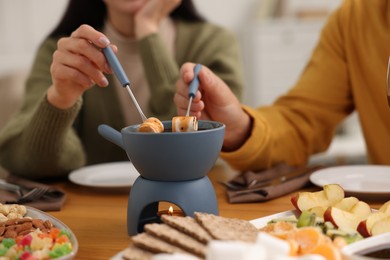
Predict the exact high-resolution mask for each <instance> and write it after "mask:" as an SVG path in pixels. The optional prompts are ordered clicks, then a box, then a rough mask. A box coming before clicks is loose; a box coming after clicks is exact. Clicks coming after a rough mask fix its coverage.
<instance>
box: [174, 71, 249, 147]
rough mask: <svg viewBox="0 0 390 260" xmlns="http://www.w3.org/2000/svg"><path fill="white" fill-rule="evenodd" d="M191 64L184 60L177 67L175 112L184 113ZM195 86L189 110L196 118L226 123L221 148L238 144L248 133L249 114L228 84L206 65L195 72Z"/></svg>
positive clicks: (190, 77) (190, 78)
mask: <svg viewBox="0 0 390 260" xmlns="http://www.w3.org/2000/svg"><path fill="white" fill-rule="evenodd" d="M194 66H195V64H192V63H186V64H184V65H183V66H182V67H181V69H180V79H179V80H178V81H177V83H176V94H175V96H174V102H175V104H176V108H177V114H178V115H185V114H186V112H187V107H188V102H189V98H188V87H189V84H190V82H191V80H192V79H193V77H194ZM198 77H199V82H200V84H199V89H198V92H197V93H196V96H195V97H194V98H193V100H192V104H191V108H190V114H191V115H193V116H196V117H197V118H198V119H203V120H212V121H218V122H221V123H224V124H225V125H226V129H225V130H226V131H225V139H224V147H223V149H224V150H225V151H232V150H235V149H237V148H239V147H240V146H241V145H242V144H243V143H244V142H245V140H246V139H247V138H248V136H249V135H250V131H251V118H250V117H249V115H248V114H247V113H245V111H244V110H243V109H242V108H241V103H240V101H239V100H238V99H237V97H236V96H235V95H234V94H233V92H232V91H231V90H230V88H229V87H228V86H227V85H226V84H225V82H223V81H222V80H221V79H220V78H219V77H217V76H216V75H215V74H214V73H213V72H212V71H210V70H209V69H208V68H207V67H205V66H202V69H201V70H200V72H199V76H198Z"/></svg>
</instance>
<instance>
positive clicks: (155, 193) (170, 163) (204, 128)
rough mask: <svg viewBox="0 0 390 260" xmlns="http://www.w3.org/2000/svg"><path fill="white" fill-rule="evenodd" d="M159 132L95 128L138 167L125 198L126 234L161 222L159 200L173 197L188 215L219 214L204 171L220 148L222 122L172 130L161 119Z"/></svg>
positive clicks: (137, 126) (206, 170)
mask: <svg viewBox="0 0 390 260" xmlns="http://www.w3.org/2000/svg"><path fill="white" fill-rule="evenodd" d="M162 123H163V125H164V129H165V131H164V132H163V133H142V132H138V128H139V125H131V126H128V127H125V128H123V129H122V130H121V131H120V132H118V131H117V130H115V129H113V128H111V127H110V126H108V125H100V126H99V128H98V131H99V133H100V134H101V135H102V136H103V137H104V138H106V139H107V140H109V141H111V142H113V143H114V144H116V145H118V146H120V147H121V148H122V149H123V150H125V151H126V153H127V156H128V158H129V159H130V160H131V162H132V163H133V165H134V167H135V168H136V169H137V171H138V172H139V173H140V176H139V177H138V178H137V179H136V181H135V183H134V184H133V186H132V188H131V190H130V194H129V200H128V210H127V225H128V234H129V235H135V234H137V233H138V232H142V231H143V226H144V225H145V224H147V223H153V222H161V220H160V216H159V214H158V206H159V202H168V203H173V204H175V205H176V206H178V207H180V209H181V210H182V213H183V214H184V215H186V216H193V215H194V212H196V211H198V212H205V213H211V214H215V215H218V203H217V199H216V195H215V191H214V188H213V186H212V184H211V182H210V180H209V178H208V177H207V173H208V172H209V171H210V170H211V168H212V167H213V165H214V164H215V162H216V160H217V159H218V156H219V153H220V151H221V148H222V144H223V138H224V133H225V125H224V124H222V123H219V122H215V121H205V120H199V121H198V131H195V132H181V133H176V132H172V121H163V122H162Z"/></svg>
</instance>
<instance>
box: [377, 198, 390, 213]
mask: <svg viewBox="0 0 390 260" xmlns="http://www.w3.org/2000/svg"><path fill="white" fill-rule="evenodd" d="M379 211H380V212H383V213H386V214H387V215H390V200H389V201H388V202H385V203H384V204H383V205H382V206H381V207H380V208H379Z"/></svg>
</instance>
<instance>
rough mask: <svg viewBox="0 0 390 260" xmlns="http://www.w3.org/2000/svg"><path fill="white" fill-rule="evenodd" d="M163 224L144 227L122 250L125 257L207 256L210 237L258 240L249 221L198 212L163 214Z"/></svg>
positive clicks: (130, 259)
mask: <svg viewBox="0 0 390 260" xmlns="http://www.w3.org/2000/svg"><path fill="white" fill-rule="evenodd" d="M161 220H162V222H163V223H161V224H158V223H151V224H146V225H145V226H144V230H145V231H144V232H143V233H139V234H137V235H135V236H133V237H132V244H131V245H130V246H129V247H128V248H126V250H124V252H123V259H126V260H141V259H142V260H147V259H151V258H152V257H153V256H154V255H155V254H159V253H165V254H174V253H181V254H188V255H189V256H192V257H194V259H205V257H206V250H207V244H208V243H209V242H210V241H211V240H226V241H243V242H253V243H254V242H255V241H256V238H257V234H258V232H259V231H258V229H257V228H256V227H255V226H254V225H252V224H251V223H250V222H249V221H247V220H242V219H235V218H225V217H221V216H216V215H213V214H208V213H201V212H195V213H194V218H192V217H189V216H187V217H180V216H170V215H162V216H161Z"/></svg>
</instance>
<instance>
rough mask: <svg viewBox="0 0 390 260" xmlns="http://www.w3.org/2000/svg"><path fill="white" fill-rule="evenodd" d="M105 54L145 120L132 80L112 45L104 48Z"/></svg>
mask: <svg viewBox="0 0 390 260" xmlns="http://www.w3.org/2000/svg"><path fill="white" fill-rule="evenodd" d="M103 53H104V56H106V59H107V60H108V63H109V64H110V66H111V67H112V69H113V70H114V73H115V75H116V77H117V78H118V80H119V82H120V83H121V85H122V87H125V88H126V89H127V92H129V94H130V97H131V99H132V100H133V102H134V105H135V107H136V108H137V110H138V113H139V114H140V116H141V118H142V121H145V120H146V119H147V118H146V116H145V114H144V113H143V112H142V109H141V107H140V106H139V104H138V102H137V99H135V96H134V95H133V92H132V91H131V89H130V81H129V79H128V78H127V76H126V73H125V71H124V70H123V68H122V65H121V64H120V62H119V60H118V58H117V57H116V55H115V53H114V51H113V50H112V49H111V47H110V46H107V47H106V48H103Z"/></svg>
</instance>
